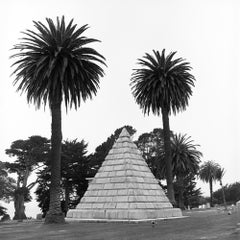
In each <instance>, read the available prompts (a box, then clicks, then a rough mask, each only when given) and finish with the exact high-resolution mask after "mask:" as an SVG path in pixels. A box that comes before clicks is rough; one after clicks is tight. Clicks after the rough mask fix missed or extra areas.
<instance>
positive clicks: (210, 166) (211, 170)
mask: <svg viewBox="0 0 240 240" xmlns="http://www.w3.org/2000/svg"><path fill="white" fill-rule="evenodd" d="M218 169H219V165H218V164H217V163H215V162H214V161H207V162H205V163H203V165H202V166H201V167H200V171H199V177H200V179H201V180H202V181H204V182H207V183H209V189H210V205H211V207H213V182H214V181H216V180H217V171H218Z"/></svg>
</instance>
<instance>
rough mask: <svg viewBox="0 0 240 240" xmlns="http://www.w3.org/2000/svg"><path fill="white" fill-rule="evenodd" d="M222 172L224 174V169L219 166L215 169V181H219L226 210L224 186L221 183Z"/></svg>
mask: <svg viewBox="0 0 240 240" xmlns="http://www.w3.org/2000/svg"><path fill="white" fill-rule="evenodd" d="M224 174H225V169H224V168H222V167H220V166H219V168H218V169H217V172H216V179H217V181H219V184H220V186H221V189H222V197H223V204H224V207H225V210H226V209H227V203H226V197H225V191H224V186H223V183H222V179H223V176H224Z"/></svg>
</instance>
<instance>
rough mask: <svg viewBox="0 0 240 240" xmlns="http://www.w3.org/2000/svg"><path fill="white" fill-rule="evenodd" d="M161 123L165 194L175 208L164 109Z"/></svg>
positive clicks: (169, 144) (168, 130) (167, 121)
mask: <svg viewBox="0 0 240 240" xmlns="http://www.w3.org/2000/svg"><path fill="white" fill-rule="evenodd" d="M162 121H163V139H164V151H165V162H166V178H167V194H168V198H169V201H170V202H171V203H172V205H173V206H175V205H176V201H175V196H174V189H173V175H172V157H171V142H170V127H169V117H168V111H167V110H166V109H165V108H162Z"/></svg>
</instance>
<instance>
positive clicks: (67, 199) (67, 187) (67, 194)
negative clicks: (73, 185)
mask: <svg viewBox="0 0 240 240" xmlns="http://www.w3.org/2000/svg"><path fill="white" fill-rule="evenodd" d="M68 205H69V186H68V179H67V180H66V186H65V215H67V212H68Z"/></svg>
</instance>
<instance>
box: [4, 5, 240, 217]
mask: <svg viewBox="0 0 240 240" xmlns="http://www.w3.org/2000/svg"><path fill="white" fill-rule="evenodd" d="M0 9H1V15H0V20H1V23H2V26H1V32H2V34H1V38H0V41H1V43H0V63H1V64H0V65H1V81H0V89H1V94H0V114H1V115H0V116H1V118H0V133H1V137H0V160H2V161H8V160H9V158H8V156H7V155H5V149H6V148H9V147H10V144H11V143H12V142H13V141H14V140H17V139H26V138H28V137H29V136H32V135H41V136H44V137H47V138H50V135H51V132H50V125H51V116H50V112H49V110H48V109H46V110H45V111H44V109H41V110H36V109H35V107H34V106H33V105H28V104H27V101H26V95H22V96H20V94H19V93H16V88H15V87H13V85H12V82H13V80H14V77H10V74H11V72H12V70H13V69H11V68H10V65H11V64H12V63H13V62H12V61H11V60H9V56H10V55H11V54H12V53H13V52H12V51H9V49H10V48H12V46H13V45H14V44H16V43H18V38H20V37H21V36H22V35H21V33H20V32H21V31H24V30H26V29H31V30H34V27H33V23H32V20H36V21H42V22H43V23H46V21H45V17H50V18H53V19H55V18H56V16H60V17H61V16H62V15H64V16H65V18H66V22H69V21H70V20H71V19H72V18H74V23H76V24H78V26H79V27H80V26H82V25H84V24H89V26H90V28H89V29H88V30H87V31H86V32H85V35H86V36H87V37H94V38H97V39H99V40H101V43H95V44H92V45H91V47H93V48H95V49H96V50H98V51H99V52H100V53H101V54H103V55H104V56H105V57H106V60H107V65H108V68H105V76H104V78H102V79H101V84H100V89H99V91H98V94H97V96H96V97H94V98H93V100H92V101H87V102H85V103H83V104H82V105H81V107H80V109H78V110H77V111H75V110H71V111H69V112H68V114H67V115H66V114H65V111H64V109H63V126H62V130H63V138H64V139H75V138H78V140H81V139H84V140H85V141H86V142H87V143H88V144H89V147H88V150H89V153H90V152H93V151H94V149H95V148H96V147H97V146H98V145H99V144H101V143H102V142H103V141H105V140H106V139H107V137H108V136H110V135H111V134H112V133H113V132H114V131H115V130H116V129H117V128H119V127H122V126H123V125H132V126H133V127H134V128H135V129H136V130H137V133H136V134H135V138H134V139H137V137H138V136H139V135H140V134H142V133H144V132H150V131H152V129H153V128H159V127H162V120H161V116H153V115H149V116H144V115H143V114H142V111H141V110H140V108H139V106H138V105H137V104H136V103H135V101H134V98H133V96H132V94H131V89H130V87H129V83H130V78H131V73H132V69H133V68H136V67H137V66H136V61H137V59H138V58H141V57H142V56H143V55H144V54H145V53H146V52H148V53H151V52H152V50H153V49H155V50H159V51H161V50H162V49H163V48H165V49H166V52H167V53H169V52H171V51H177V55H176V56H177V57H183V58H184V59H186V60H187V61H188V62H190V65H191V66H192V68H193V70H192V74H193V75H194V76H195V78H196V86H195V88H194V89H193V95H192V97H191V99H190V101H189V107H188V108H187V110H186V111H185V112H182V113H179V114H177V115H176V116H171V117H170V127H171V129H172V130H173V131H174V132H176V133H183V134H185V133H186V134H188V135H190V136H192V139H193V140H194V141H195V143H196V144H200V145H201V147H200V148H199V150H200V151H202V153H203V158H202V161H203V162H204V161H207V160H214V161H216V162H217V163H219V164H220V165H221V166H222V167H224V168H225V169H226V174H225V176H224V179H223V182H224V183H233V182H235V181H239V175H240V174H239V172H240V164H239V159H240V153H239V147H238V145H239V140H240V129H239V120H240V97H239V94H238V93H239V91H240V85H239V76H240V70H239V69H240V68H239V67H240V66H239V63H240V62H239V60H240V59H239V54H240V37H239V26H240V11H239V10H240V2H239V1H238V0H236V1H234V0H232V1H231V0H225V1H224V0H199V1H197V0H196V1H192V0H169V1H164V0H131V1H130V0H125V1H124V0H121V1H111V0H88V1H81V0H76V1H75V0H68V1H63V0H56V1H55V0H51V1H49V0H48V1H47V0H42V1H31V0H21V1H17V0H14V1H13V0H8V1H1V3H0ZM199 186H201V187H202V188H203V192H204V193H206V194H205V195H208V185H206V184H203V183H201V182H199ZM216 188H217V185H215V189H216ZM30 205H31V206H30ZM30 205H29V204H28V205H27V206H29V207H27V215H32V216H33V217H35V214H36V212H39V210H38V209H36V204H35V205H34V204H30Z"/></svg>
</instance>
